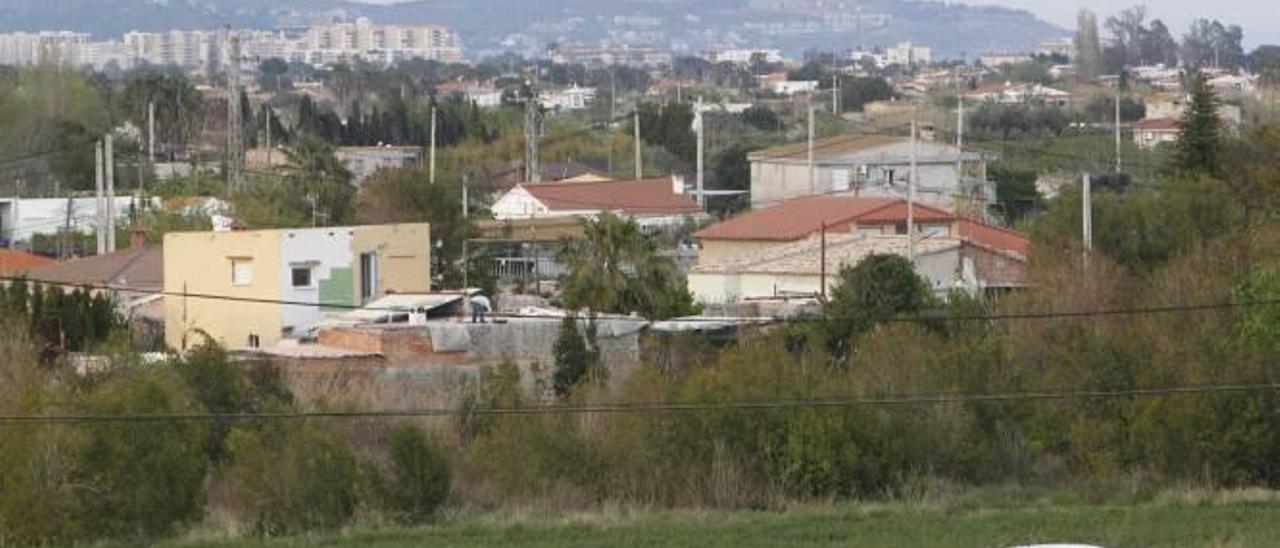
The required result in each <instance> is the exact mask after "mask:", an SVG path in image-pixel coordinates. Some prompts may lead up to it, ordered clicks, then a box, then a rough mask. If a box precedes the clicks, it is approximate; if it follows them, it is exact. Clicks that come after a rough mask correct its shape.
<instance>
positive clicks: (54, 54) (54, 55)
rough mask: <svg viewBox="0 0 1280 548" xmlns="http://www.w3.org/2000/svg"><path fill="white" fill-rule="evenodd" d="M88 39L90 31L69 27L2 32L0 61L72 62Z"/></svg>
mask: <svg viewBox="0 0 1280 548" xmlns="http://www.w3.org/2000/svg"><path fill="white" fill-rule="evenodd" d="M89 40H90V37H89V35H88V34H84V33H78V32H66V31H54V32H34V33H32V32H15V33H10V34H0V65H17V66H22V65H39V64H44V63H52V64H73V63H75V61H76V55H77V51H78V49H79V48H80V47H81V46H82V45H84V44H88V43H89Z"/></svg>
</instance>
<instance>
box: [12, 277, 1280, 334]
mask: <svg viewBox="0 0 1280 548" xmlns="http://www.w3.org/2000/svg"><path fill="white" fill-rule="evenodd" d="M0 281H6V282H25V283H31V284H39V285H48V286H55V287H63V288H72V289H85V290H91V291H127V292H130V293H135V294H140V295H147V296H163V297H181V298H187V299H198V300H213V301H226V302H236V303H244V304H270V305H278V306H299V307H313V308H328V309H337V310H369V311H374V312H396V313H406V312H409V310H407V309H404V308H393V307H367V306H356V305H344V304H330V303H318V302H307V301H288V300H280V299H261V298H253V297H237V296H233V295H214V294H208V293H184V292H180V291H163V290H160V291H156V290H145V289H139V288H133V287H125V286H115V285H109V284H84V283H69V282H57V281H47V280H38V279H31V278H22V277H15V276H0ZM1268 306H1280V299H1264V300H1255V301H1237V302H1221V303H1198V304H1182V305H1167V306H1152V307H1132V308H1111V309H1094V310H1074V311H1051V312H1025V313H1022V312H1020V313H1009V314H961V315H948V314H943V313H936V314H930V313H923V314H915V315H886V316H882V317H879V318H859V319H867V320H872V321H878V322H885V323H928V322H997V321H1031V320H1057V319H1079V318H1096V317H1117V316H1145V315H1164V314H1180V313H1192V312H1206V311H1214V310H1236V309H1245V308H1259V307H1268ZM498 317H502V318H510V319H547V318H548V317H547V316H538V315H525V314H504V315H501V316H498ZM603 319H605V320H608V319H610V318H603ZM732 319H733V318H694V319H689V320H687V321H690V322H702V323H717V324H719V323H724V322H726V321H730V320H732ZM753 319H754V318H753ZM845 319H846V318H839V317H830V316H826V317H800V318H789V319H773V318H758V320H760V322H761V323H765V322H769V323H825V322H833V321H844V320H845Z"/></svg>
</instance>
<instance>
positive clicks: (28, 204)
mask: <svg viewBox="0 0 1280 548" xmlns="http://www.w3.org/2000/svg"><path fill="white" fill-rule="evenodd" d="M116 192H117V193H121V192H122V191H121V190H120V189H116ZM133 203H134V199H133V197H132V196H120V195H119V194H117V195H116V199H115V204H116V221H117V223H118V224H120V225H124V224H125V223H127V222H128V219H129V206H130V205H131V204H133ZM139 206H141V204H139ZM151 206H152V207H160V199H158V198H156V199H154V200H152V202H151ZM97 214H98V204H97V200H96V199H95V198H73V199H72V200H71V229H72V230H75V231H77V232H80V233H83V234H90V233H92V232H93V231H94V229H95V228H96V226H97V224H96V223H97V221H96V216H97ZM66 222H67V200H66V199H65V198H27V199H19V198H0V237H4V238H7V239H9V240H12V241H27V240H30V239H31V236H33V235H35V234H57V233H58V231H59V230H62V227H63V226H65V225H66ZM127 244H128V243H127V242H125V243H123V244H122V243H120V242H117V247H124V246H125V245H127Z"/></svg>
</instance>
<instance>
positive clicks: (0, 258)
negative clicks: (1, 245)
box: [0, 249, 58, 276]
mask: <svg viewBox="0 0 1280 548" xmlns="http://www.w3.org/2000/svg"><path fill="white" fill-rule="evenodd" d="M56 262H58V261H55V260H53V259H50V258H48V257H41V256H40V255H33V254H31V253H27V252H25V251H15V250H12V249H0V275H2V276H13V275H16V274H25V273H27V272H30V271H32V270H35V269H37V268H40V267H42V266H47V265H51V264H53V263H56Z"/></svg>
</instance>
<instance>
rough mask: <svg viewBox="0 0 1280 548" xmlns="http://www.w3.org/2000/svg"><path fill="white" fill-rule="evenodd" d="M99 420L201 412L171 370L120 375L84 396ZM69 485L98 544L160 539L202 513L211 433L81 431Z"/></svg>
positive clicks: (149, 428)
mask: <svg viewBox="0 0 1280 548" xmlns="http://www.w3.org/2000/svg"><path fill="white" fill-rule="evenodd" d="M87 404H88V405H87V409H86V411H87V412H88V413H90V414H98V415H146V414H160V413H190V412H198V411H199V410H200V406H199V404H198V403H196V402H195V401H194V399H193V398H192V397H191V395H190V393H189V392H188V391H187V389H186V386H185V385H184V383H183V381H182V380H181V379H180V378H179V377H178V375H177V374H176V372H174V371H173V370H171V369H155V370H130V371H126V372H121V373H116V374H114V375H113V376H112V377H111V378H109V379H107V380H106V381H105V382H103V384H101V385H99V386H97V387H96V388H95V389H94V390H93V392H92V393H90V394H89V395H88V396H87ZM80 428H83V432H84V439H83V445H81V446H80V447H78V448H77V451H76V454H75V460H74V462H75V470H74V472H73V473H72V478H73V482H74V484H75V485H76V486H77V488H76V491H75V492H76V498H77V509H76V510H77V511H76V514H77V516H76V517H77V519H78V522H79V525H80V526H82V527H84V528H85V531H86V533H88V534H90V535H93V536H105V537H124V538H155V537H159V536H163V535H168V534H172V533H173V532H174V531H175V529H176V527H177V526H178V525H181V524H183V523H187V522H190V521H194V520H196V519H198V518H200V516H201V515H202V513H203V508H204V479H205V474H206V472H207V466H208V461H207V459H206V457H205V454H204V451H202V450H201V448H202V445H201V444H202V442H203V441H204V440H205V439H207V436H208V432H207V430H206V429H205V428H204V427H203V426H202V425H200V424H199V423H193V422H186V421H123V422H113V423H106V424H94V425H87V426H81V427H80Z"/></svg>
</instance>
